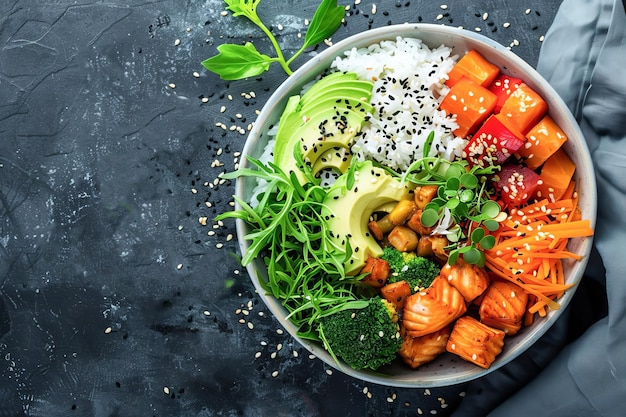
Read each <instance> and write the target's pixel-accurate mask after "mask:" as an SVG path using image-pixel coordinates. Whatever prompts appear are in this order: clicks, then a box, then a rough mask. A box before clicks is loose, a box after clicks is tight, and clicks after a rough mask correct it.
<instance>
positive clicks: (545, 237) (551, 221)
mask: <svg viewBox="0 0 626 417" xmlns="http://www.w3.org/2000/svg"><path fill="white" fill-rule="evenodd" d="M592 235H593V229H592V228H591V226H590V222H589V220H582V219H581V215H580V210H579V209H578V196H577V193H576V191H575V184H573V183H572V184H571V185H570V187H568V189H567V191H566V192H565V194H564V198H563V199H561V200H558V201H555V202H550V201H548V200H547V199H544V200H541V201H537V202H534V203H532V204H530V205H528V206H526V207H524V208H521V209H513V210H512V211H511V212H510V213H509V215H508V217H507V219H506V220H505V221H503V222H501V223H500V228H499V229H498V230H497V231H496V232H494V233H493V236H494V237H495V238H496V244H495V246H494V247H493V248H492V249H490V250H488V251H486V252H485V257H486V266H487V268H488V269H489V270H490V271H491V272H493V273H494V274H495V275H497V276H499V277H500V278H503V279H506V280H509V281H511V282H514V283H515V284H517V285H519V286H520V287H521V288H523V289H524V290H525V291H526V292H527V293H528V294H529V295H530V296H531V298H532V299H533V302H532V303H529V307H528V310H527V311H528V313H529V314H531V315H532V314H535V313H537V314H539V315H540V316H542V317H543V316H545V315H546V314H547V309H552V310H556V309H558V308H560V305H559V303H558V302H557V301H556V300H558V299H559V298H560V297H561V296H562V295H563V293H564V292H565V291H566V290H567V289H568V288H570V287H572V286H573V284H566V283H565V273H564V269H563V262H564V261H566V260H572V261H578V260H580V259H581V258H582V257H581V256H580V255H578V254H576V253H573V252H571V251H569V250H568V249H567V243H568V241H569V239H571V238H576V237H586V236H592Z"/></svg>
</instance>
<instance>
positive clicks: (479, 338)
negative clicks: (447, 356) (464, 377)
mask: <svg viewBox="0 0 626 417" xmlns="http://www.w3.org/2000/svg"><path fill="white" fill-rule="evenodd" d="M502 346H504V332H503V331H502V330H499V329H494V328H492V327H489V326H487V325H486V324H484V323H481V322H479V321H478V320H476V319H475V318H473V317H471V316H463V317H461V318H459V319H458V320H457V321H456V323H455V324H454V328H453V329H452V333H451V334H450V338H449V339H448V343H447V344H446V350H447V351H448V352H450V353H454V354H455V355H458V356H460V357H461V358H463V359H465V360H466V361H468V362H471V363H473V364H475V365H478V366H480V367H481V368H485V369H487V368H489V367H490V366H491V364H492V363H493V361H494V360H495V359H496V356H498V355H499V354H500V352H502Z"/></svg>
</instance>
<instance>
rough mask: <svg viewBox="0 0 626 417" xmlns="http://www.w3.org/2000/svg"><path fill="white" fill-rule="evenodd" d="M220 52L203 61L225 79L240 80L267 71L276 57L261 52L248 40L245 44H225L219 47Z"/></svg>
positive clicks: (208, 67)
mask: <svg viewBox="0 0 626 417" xmlns="http://www.w3.org/2000/svg"><path fill="white" fill-rule="evenodd" d="M217 50H218V52H219V53H218V54H217V55H215V56H213V57H211V58H209V59H206V60H204V61H202V65H203V66H204V67H205V68H206V69H208V70H209V71H211V72H214V73H216V74H218V75H219V76H220V77H221V78H222V79H224V80H238V79H242V78H246V77H254V76H257V75H259V74H262V73H263V72H265V71H267V69H268V68H269V66H270V64H271V63H272V62H273V61H275V59H273V58H270V57H269V56H267V55H264V54H261V53H260V52H259V51H257V49H256V47H255V46H254V45H253V44H252V43H250V42H246V44H245V45H234V44H224V45H220V46H218V47H217Z"/></svg>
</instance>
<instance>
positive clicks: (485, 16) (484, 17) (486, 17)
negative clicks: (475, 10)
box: [483, 12, 489, 20]
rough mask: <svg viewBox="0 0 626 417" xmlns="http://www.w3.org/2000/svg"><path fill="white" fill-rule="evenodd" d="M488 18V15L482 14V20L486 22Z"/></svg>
mask: <svg viewBox="0 0 626 417" xmlns="http://www.w3.org/2000/svg"><path fill="white" fill-rule="evenodd" d="M488 18H489V13H487V12H485V13H483V20H487V19H488Z"/></svg>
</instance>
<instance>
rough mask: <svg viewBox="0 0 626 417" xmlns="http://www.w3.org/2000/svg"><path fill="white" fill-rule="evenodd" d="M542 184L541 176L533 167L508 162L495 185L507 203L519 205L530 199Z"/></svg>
mask: <svg viewBox="0 0 626 417" xmlns="http://www.w3.org/2000/svg"><path fill="white" fill-rule="evenodd" d="M540 184H541V178H540V177H539V175H538V174H537V173H536V172H535V171H533V170H532V169H529V168H527V167H524V166H521V165H514V164H507V165H504V166H503V167H502V170H501V171H500V173H499V174H498V181H497V182H496V184H495V185H496V188H497V189H498V190H499V191H500V193H501V199H502V201H503V202H504V203H505V204H507V205H508V206H509V207H519V206H521V205H523V204H525V203H526V202H527V201H528V199H529V198H530V196H532V195H533V194H534V193H535V190H536V189H537V187H538V186H539V185H540Z"/></svg>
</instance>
